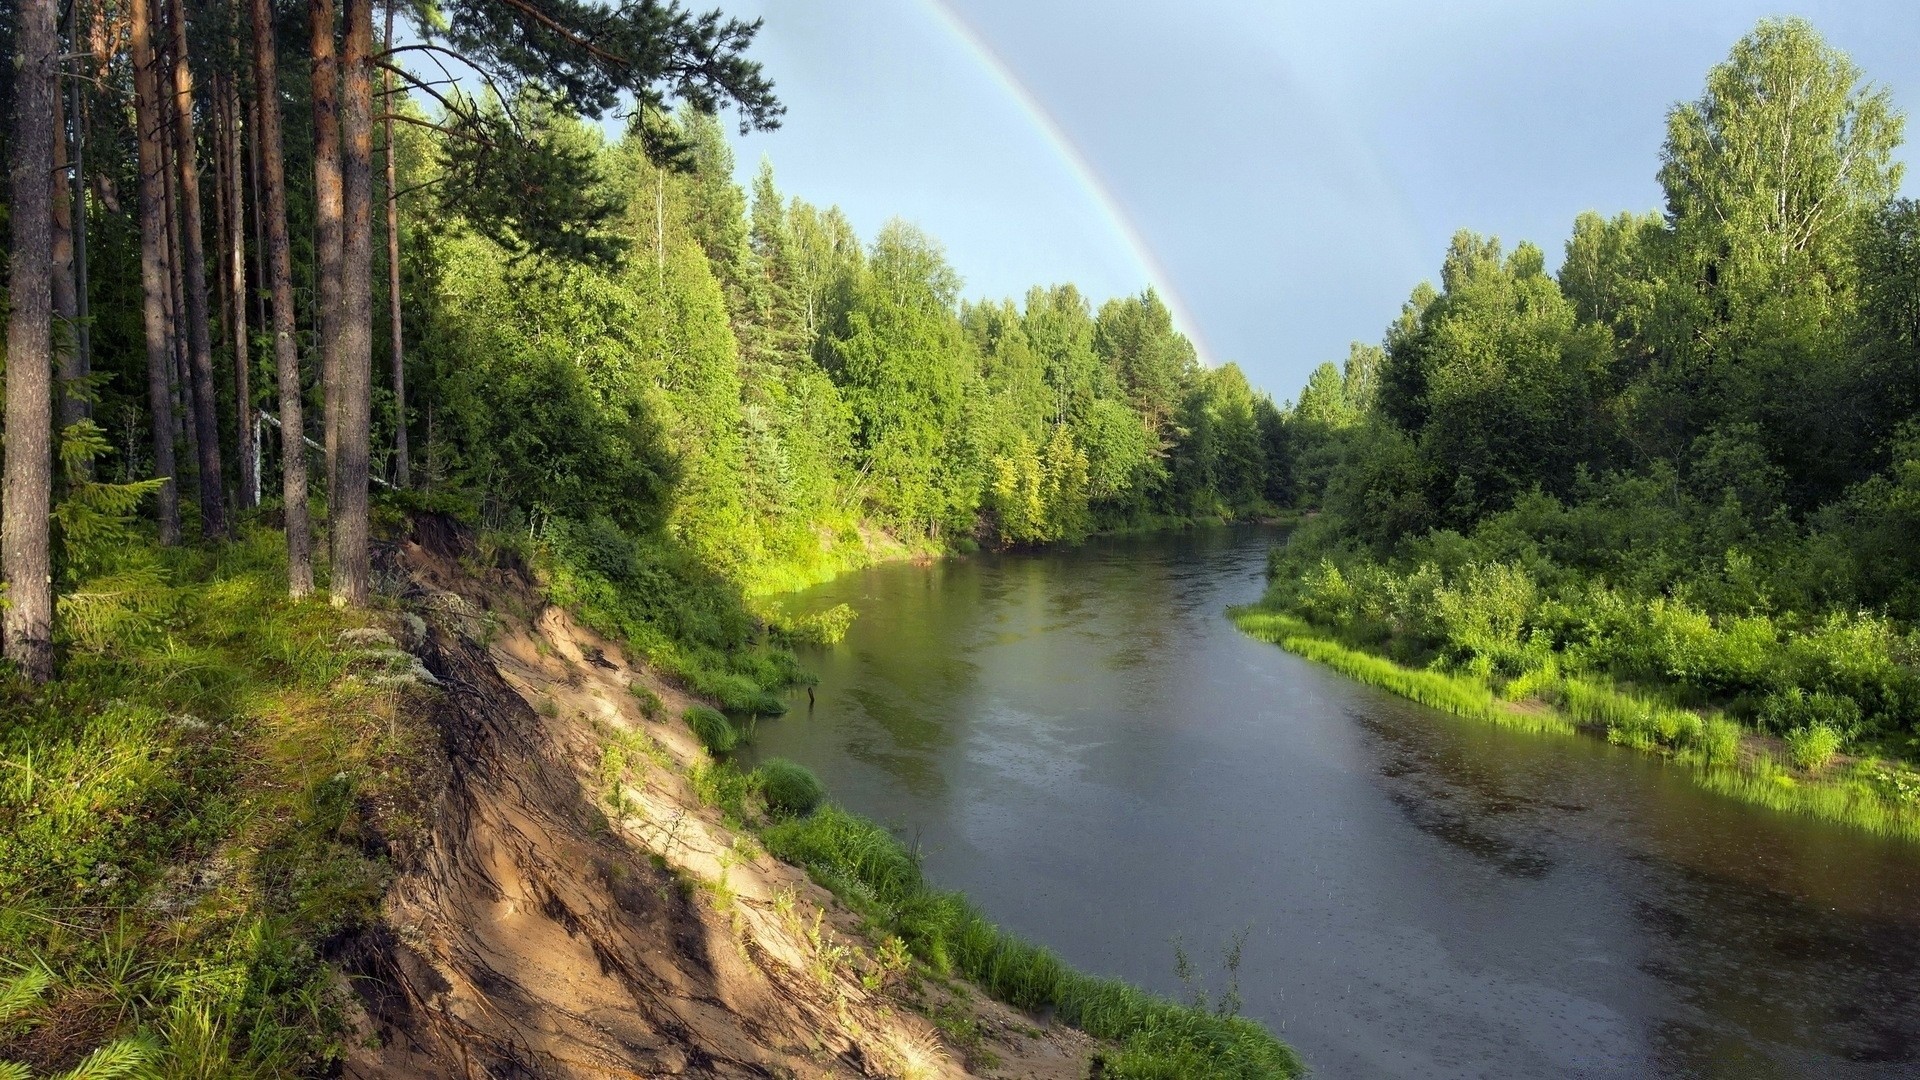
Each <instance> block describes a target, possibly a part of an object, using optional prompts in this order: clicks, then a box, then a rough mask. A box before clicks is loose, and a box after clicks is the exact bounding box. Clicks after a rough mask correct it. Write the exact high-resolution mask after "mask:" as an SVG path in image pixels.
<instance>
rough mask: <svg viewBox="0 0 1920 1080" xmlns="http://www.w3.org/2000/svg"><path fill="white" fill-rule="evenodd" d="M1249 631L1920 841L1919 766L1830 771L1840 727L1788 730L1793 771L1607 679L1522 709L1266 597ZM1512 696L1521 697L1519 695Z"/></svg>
mask: <svg viewBox="0 0 1920 1080" xmlns="http://www.w3.org/2000/svg"><path fill="white" fill-rule="evenodd" d="M1229 615H1230V616H1231V617H1232V618H1233V620H1234V622H1235V624H1236V625H1238V626H1239V627H1240V629H1241V630H1243V631H1244V632H1246V633H1247V634H1248V635H1250V636H1252V637H1255V638H1258V639H1260V640H1262V641H1266V642H1269V643H1271V644H1274V645H1278V646H1280V647H1281V648H1283V649H1286V650H1287V651H1289V652H1292V653H1296V654H1298V655H1300V656H1303V657H1305V658H1307V659H1309V660H1313V661H1316V662H1318V663H1323V664H1326V665H1327V666H1328V667H1331V668H1333V669H1334V670H1336V671H1339V672H1340V673H1341V674H1343V675H1346V676H1348V677H1350V678H1353V679H1356V680H1358V681H1360V682H1363V683H1366V684H1367V685H1369V686H1377V687H1379V688H1381V689H1383V690H1387V691H1389V692H1391V693H1394V694H1398V695H1400V696H1401V697H1405V698H1410V699H1412V700H1414V701H1417V702H1420V703H1421V704H1423V705H1427V706H1430V707H1432V708H1436V709H1439V710H1441V711H1443V712H1449V713H1453V714H1454V715H1456V716H1463V717H1467V718H1469V719H1473V720H1481V721H1485V722H1488V723H1493V724H1498V725H1500V726H1502V727H1509V728H1518V729H1521V730H1526V731H1535V732H1554V733H1565V732H1572V731H1575V730H1578V729H1582V728H1584V729H1588V730H1592V731H1596V732H1602V733H1604V735H1605V737H1606V739H1607V740H1608V741H1609V742H1612V743H1615V744H1617V745H1621V746H1628V747H1632V748H1634V749H1638V750H1642V751H1645V752H1648V753H1654V754H1659V755H1661V756H1662V757H1664V758H1665V759H1666V760H1669V761H1672V762H1674V763H1676V764H1679V765H1682V766H1686V767H1688V768H1689V771H1690V773H1691V775H1692V776H1693V777H1694V779H1695V781H1696V782H1698V783H1699V784H1700V785H1701V786H1702V787H1704V788H1706V789H1707V790H1709V791H1714V792H1718V793H1720V794H1723V795H1728V796H1731V797H1733V798H1736V799H1739V800H1741V801H1742V802H1747V803H1751V804H1753V805H1756V806H1763V807H1767V808H1769V809H1772V810H1777V811H1780V812H1782V813H1791V814H1798V815H1801V816H1804V817H1811V818H1817V819H1819V820H1822V821H1827V822H1832V823H1834V824H1839V825H1844V826H1848V827H1851V828H1856V829H1860V830H1863V831H1865V832H1869V833H1873V834H1876V835H1881V836H1895V837H1903V838H1906V839H1910V840H1920V773H1916V772H1915V771H1914V770H1912V769H1909V768H1905V767H1903V766H1899V765H1888V764H1886V763H1883V762H1878V761H1864V762H1859V763H1857V764H1856V765H1855V766H1854V767H1853V768H1852V769H1850V770H1848V771H1847V772H1846V773H1845V774H1844V775H1836V776H1823V775H1820V774H1821V773H1822V771H1823V770H1825V769H1826V768H1827V764H1828V762H1829V761H1830V760H1831V759H1832V758H1833V756H1834V754H1835V753H1836V752H1837V751H1838V749H1839V739H1838V736H1837V734H1836V733H1835V732H1834V731H1833V730H1832V729H1831V728H1828V727H1824V726H1823V725H1811V726H1809V727H1806V728H1801V729H1798V730H1796V731H1795V732H1793V733H1790V734H1789V735H1788V739H1787V742H1788V751H1789V756H1790V757H1792V758H1793V759H1794V764H1795V765H1797V766H1799V769H1798V771H1796V770H1792V769H1788V768H1787V767H1786V766H1785V765H1783V764H1782V763H1781V762H1780V761H1779V760H1778V759H1777V758H1775V757H1774V756H1773V754H1772V753H1771V752H1768V751H1765V750H1750V749H1749V748H1748V747H1747V746H1746V740H1745V737H1744V733H1743V729H1742V728H1741V727H1740V725H1738V724H1736V723H1734V722H1733V721H1731V720H1727V719H1725V718H1724V717H1719V716H1707V715H1702V714H1701V713H1699V712H1696V711H1694V710H1691V709H1684V708H1680V707H1678V706H1676V705H1673V704H1671V703H1669V702H1665V701H1661V700H1658V699H1655V698H1651V697H1647V696H1644V695H1640V694H1635V693H1629V692H1627V691H1623V690H1621V689H1618V688H1617V687H1614V686H1611V685H1608V684H1606V683H1604V682H1600V681H1596V680H1593V679H1588V678H1581V677H1577V676H1571V675H1560V674H1557V673H1554V672H1542V673H1535V674H1530V675H1527V676H1521V678H1520V679H1516V680H1512V681H1511V682H1510V683H1509V684H1508V685H1507V687H1506V688H1505V689H1507V690H1509V691H1512V690H1514V689H1515V688H1514V686H1513V685H1512V684H1513V683H1514V682H1520V681H1521V679H1524V680H1526V682H1525V683H1524V684H1523V686H1522V689H1523V691H1524V696H1526V697H1528V698H1531V699H1533V701H1534V702H1535V704H1534V706H1533V707H1532V708H1522V707H1521V706H1518V705H1515V704H1513V703H1511V702H1510V701H1505V700H1502V699H1501V698H1500V697H1499V696H1496V695H1495V693H1494V692H1493V689H1492V687H1491V686H1490V685H1489V683H1488V681H1487V680H1486V679H1485V678H1482V677H1480V676H1476V675H1468V674H1457V673H1453V672H1445V671H1432V670H1420V669H1415V668H1409V667H1406V666H1403V665H1401V664H1398V663H1395V662H1394V661H1392V660H1389V659H1387V658H1386V657H1383V656H1378V655H1376V654H1374V653H1370V652H1367V651H1364V650H1362V649H1357V648H1354V647H1353V646H1351V645H1349V644H1347V643H1345V642H1342V641H1339V640H1337V639H1335V638H1334V637H1333V635H1331V634H1330V633H1328V632H1326V631H1323V630H1321V629H1319V628H1317V627H1315V626H1313V625H1312V624H1310V623H1308V622H1307V621H1306V620H1304V619H1301V618H1299V617H1298V616H1296V615H1292V614H1290V613H1287V612H1285V611H1279V610H1275V609H1273V608H1271V607H1267V606H1264V605H1253V606H1249V607H1242V608H1235V609H1233V610H1232V611H1230V612H1229ZM1513 696H1521V695H1520V694H1515V695H1513Z"/></svg>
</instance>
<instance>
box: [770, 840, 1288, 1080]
mask: <svg viewBox="0 0 1920 1080" xmlns="http://www.w3.org/2000/svg"><path fill="white" fill-rule="evenodd" d="M761 837H762V839H763V841H764V842H765V843H766V845H767V850H768V851H770V852H772V853H773V854H774V855H775V856H777V857H778V858H780V859H783V860H785V861H787V862H790V863H794V864H796V865H798V866H802V867H805V868H806V870H807V872H808V873H809V874H811V875H812V876H813V878H814V880H816V881H818V882H819V883H820V884H822V885H824V886H826V887H827V888H828V889H829V890H831V891H832V892H833V893H834V895H835V896H838V897H839V898H840V899H841V900H842V901H843V902H844V903H847V904H848V905H850V906H852V907H853V908H854V909H855V910H856V911H858V912H860V914H862V915H863V916H865V917H866V918H867V919H868V920H869V921H870V922H871V923H872V924H874V925H875V926H876V927H877V928H878V929H879V930H881V931H882V932H884V933H889V934H893V935H896V936H898V937H899V938H900V939H901V940H902V941H904V942H906V944H907V947H908V948H909V949H910V950H911V951H912V953H913V955H914V957H915V958H916V959H918V960H920V961H921V962H922V963H924V964H926V965H928V966H929V967H930V968H932V969H933V970H934V971H936V972H938V973H939V974H942V975H957V976H960V977H963V978H965V979H967V980H969V981H971V982H973V983H975V984H976V985H978V986H980V987H981V988H982V989H984V990H986V991H987V992H988V993H990V994H992V995H993V996H994V997H995V998H998V999H999V1000H1001V1001H1004V1002H1006V1003H1007V1004H1009V1005H1013V1006H1015V1007H1017V1008H1020V1009H1025V1010H1027V1011H1029V1012H1051V1013H1054V1014H1055V1015H1057V1016H1058V1017H1059V1018H1060V1019H1061V1020H1062V1021H1064V1022H1065V1023H1068V1024H1071V1025H1073V1026H1074V1027H1077V1028H1079V1029H1080V1030H1082V1031H1085V1032H1086V1033H1087V1034H1089V1035H1092V1036H1094V1037H1096V1038H1099V1039H1103V1040H1107V1041H1110V1042H1112V1043H1114V1044H1116V1045H1117V1046H1118V1048H1119V1049H1118V1052H1117V1053H1115V1054H1114V1055H1112V1056H1110V1057H1107V1058H1105V1059H1104V1060H1103V1065H1102V1068H1103V1069H1104V1072H1102V1073H1101V1075H1105V1076H1110V1077H1137V1078H1142V1080H1145V1078H1162V1077H1164V1078H1167V1080H1174V1078H1180V1080H1210V1078H1220V1080H1243V1078H1244V1080H1253V1078H1256V1077H1293V1076H1299V1075H1301V1073H1302V1072H1303V1067H1302V1065H1301V1063H1300V1059H1299V1057H1298V1056H1297V1055H1295V1054H1294V1052H1293V1050H1292V1049H1291V1048H1290V1047H1288V1046H1287V1045H1286V1044H1284V1043H1282V1042H1280V1040H1278V1039H1276V1038H1275V1037H1274V1036H1273V1035H1272V1034H1271V1033H1270V1032H1268V1031H1267V1030H1266V1028H1264V1027H1262V1026H1261V1025H1259V1024H1257V1023H1255V1022H1254V1021H1252V1020H1248V1019H1246V1018H1245V1017H1240V1016H1235V1015H1230V1014H1228V1013H1227V1012H1225V1011H1209V1010H1207V1009H1203V1008H1199V1007H1196V1006H1193V1005H1185V1004H1179V1003H1175V1002H1172V1001H1168V1000H1166V999H1164V998H1159V997H1155V996H1153V995H1151V994H1148V993H1146V992H1144V991H1142V990H1140V989H1138V988H1136V987H1133V986H1130V985H1128V984H1126V983H1123V982H1120V981H1118V980H1114V979H1103V978H1098V977H1095V976H1090V975H1085V974H1082V973H1080V972H1077V971H1075V970H1073V969H1072V968H1070V967H1068V966H1067V965H1066V964H1064V963H1063V962H1061V960H1060V959H1059V958H1058V957H1056V956H1054V955H1053V954H1052V953H1050V952H1048V951H1047V950H1046V949H1043V948H1040V947H1037V946H1035V945H1032V944H1029V943H1027V942H1025V941H1022V940H1020V939H1019V938H1017V937H1015V936H1013V935H1011V934H1009V933H1007V932H1006V931H1004V930H1001V929H1000V928H999V927H997V926H994V925H993V924H992V923H991V922H989V921H987V919H986V917H985V916H983V915H981V914H980V912H979V911H978V910H977V909H975V908H974V907H973V905H972V904H970V903H968V902H967V900H966V898H965V897H963V896H961V895H960V894H958V893H953V892H943V891H940V890H937V889H934V888H933V887H931V886H930V885H928V883H927V881H926V879H925V878H924V877H923V876H922V875H921V872H920V865H919V863H918V861H917V860H916V859H915V858H914V856H913V854H912V853H911V852H910V851H908V849H907V848H906V847H905V846H904V845H903V844H901V842H900V841H899V840H898V839H897V838H895V837H894V836H893V835H892V834H891V833H889V832H888V831H887V830H886V829H884V828H881V827H880V826H879V825H876V824H874V823H873V822H871V821H868V820H866V819H864V818H861V817H859V816H857V815H854V814H851V813H849V812H847V811H845V810H843V809H841V808H839V807H837V806H826V807H823V808H821V809H820V810H818V811H816V812H814V813H813V814H811V815H810V816H807V817H803V818H796V819H793V820H789V821H784V822H781V823H778V824H775V825H773V826H771V827H770V828H768V829H766V830H764V831H763V832H762V833H761Z"/></svg>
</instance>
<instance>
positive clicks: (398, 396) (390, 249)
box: [381, 0, 413, 488]
mask: <svg viewBox="0 0 1920 1080" xmlns="http://www.w3.org/2000/svg"><path fill="white" fill-rule="evenodd" d="M394 3H395V0H387V38H386V47H387V48H389V49H391V48H393V6H394ZM382 77H383V81H382V84H381V89H382V90H384V91H385V93H384V95H383V96H382V98H381V100H382V101H383V102H385V108H384V109H382V111H383V112H385V113H386V114H387V120H386V137H387V318H388V323H389V328H388V332H389V337H390V339H391V341H390V344H389V349H388V351H389V355H390V356H391V357H392V359H393V481H394V484H395V486H397V487H401V488H406V487H411V486H412V485H413V476H412V472H413V469H412V465H411V463H410V462H409V461H408V454H407V365H406V352H405V350H404V349H403V347H402V345H403V343H402V341H401V334H400V189H399V188H398V187H397V186H396V184H397V181H398V176H399V170H398V169H396V168H395V166H394V160H393V109H394V101H393V72H392V71H391V70H387V69H383V71H382Z"/></svg>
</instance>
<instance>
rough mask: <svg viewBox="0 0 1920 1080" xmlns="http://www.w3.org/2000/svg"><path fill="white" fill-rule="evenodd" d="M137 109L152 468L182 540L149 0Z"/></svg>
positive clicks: (136, 0) (173, 534)
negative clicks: (174, 458)
mask: <svg viewBox="0 0 1920 1080" xmlns="http://www.w3.org/2000/svg"><path fill="white" fill-rule="evenodd" d="M131 4H132V8H133V11H132V22H133V34H132V36H133V111H134V127H135V128H137V129H138V130H137V131H136V132H135V135H136V136H137V143H136V146H137V149H138V154H139V163H140V183H139V191H140V294H141V305H140V310H141V321H142V324H143V325H144V327H145V329H146V342H147V408H148V410H149V411H150V412H151V413H152V417H153V473H154V475H155V476H158V477H162V478H164V479H165V481H166V483H164V484H163V485H161V487H160V492H159V497H158V504H159V505H158V517H159V525H160V542H161V543H162V544H169V545H171V544H177V543H179V542H180V489H179V485H178V484H177V483H176V482H175V480H174V474H173V468H174V462H173V388H172V382H173V380H172V378H171V377H170V376H169V374H168V372H169V371H170V370H171V369H172V367H173V340H172V332H171V331H170V329H169V327H168V320H167V308H168V305H169V303H170V301H169V298H168V283H167V265H166V245H167V193H166V187H165V185H164V177H165V176H166V171H167V162H166V155H165V154H164V153H162V151H161V147H162V145H163V143H162V140H161V137H160V132H161V125H162V119H161V112H162V110H161V108H160V92H159V85H158V78H157V73H156V72H155V70H154V63H155V58H154V55H153V13H152V12H151V11H149V10H148V7H147V0H131Z"/></svg>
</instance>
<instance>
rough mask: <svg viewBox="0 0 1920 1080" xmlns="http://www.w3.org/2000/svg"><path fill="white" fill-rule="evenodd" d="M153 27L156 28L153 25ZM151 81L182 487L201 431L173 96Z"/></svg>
mask: <svg viewBox="0 0 1920 1080" xmlns="http://www.w3.org/2000/svg"><path fill="white" fill-rule="evenodd" d="M156 29H158V28H157V27H156ZM168 66H169V62H168V61H167V60H166V59H165V58H164V57H162V59H161V63H160V67H159V68H158V69H157V70H158V71H161V72H164V71H165V70H167V68H168ZM154 84H155V85H156V86H158V87H159V88H160V92H161V94H162V95H163V97H164V99H165V104H163V105H162V110H163V112H164V113H165V116H164V118H163V120H162V123H161V128H160V154H161V160H162V162H163V164H162V167H161V170H160V183H161V190H162V191H163V192H165V194H166V200H165V202H164V203H163V204H162V205H163V206H164V207H165V210H164V211H163V212H164V213H165V215H166V237H167V247H166V253H167V254H166V267H167V340H168V342H169V343H170V347H171V348H172V350H173V360H172V364H171V366H170V367H169V368H168V369H167V379H168V386H169V388H170V392H171V393H172V395H173V420H172V421H171V422H172V424H173V430H174V432H175V433H176V434H177V435H178V436H179V439H180V443H181V447H182V448H183V449H184V451H185V454H184V456H177V457H176V463H177V464H178V465H179V467H180V471H181V474H182V475H181V486H182V487H183V488H185V487H188V486H189V485H188V484H187V483H186V481H187V480H190V479H192V478H194V477H197V476H198V475H199V468H198V466H197V464H196V463H197V462H198V461H199V460H200V433H199V429H198V428H196V427H194V425H193V396H192V395H193V386H192V384H191V383H190V382H189V381H188V374H187V372H188V368H189V366H190V363H191V361H189V360H188V359H187V301H186V295H187V286H186V276H185V273H184V271H183V270H182V269H181V266H180V207H179V199H178V197H177V194H176V192H177V187H178V185H177V183H176V181H177V180H178V179H179V173H178V171H177V170H176V169H175V168H174V159H175V156H176V155H175V154H174V152H173V149H174V148H173V137H172V132H173V108H172V102H173V95H172V94H171V93H168V92H167V86H166V80H165V79H164V78H162V77H160V76H158V75H156V76H155V79H154ZM192 490H193V492H194V502H195V505H198V503H199V494H200V493H199V489H198V488H193V489H192Z"/></svg>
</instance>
